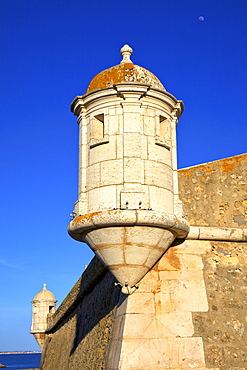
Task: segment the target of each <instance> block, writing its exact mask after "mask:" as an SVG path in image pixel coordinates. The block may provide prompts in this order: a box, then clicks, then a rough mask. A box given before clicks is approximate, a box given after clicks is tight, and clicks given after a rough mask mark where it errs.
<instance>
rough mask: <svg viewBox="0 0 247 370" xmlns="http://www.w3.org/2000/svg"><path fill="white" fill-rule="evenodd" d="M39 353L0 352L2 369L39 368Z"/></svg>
mask: <svg viewBox="0 0 247 370" xmlns="http://www.w3.org/2000/svg"><path fill="white" fill-rule="evenodd" d="M40 357H41V353H36V352H34V353H32V352H31V353H8V354H6V353H4V354H3V353H0V364H2V365H5V366H6V367H4V368H3V370H4V369H6V370H7V369H11V370H22V369H39V363H40Z"/></svg>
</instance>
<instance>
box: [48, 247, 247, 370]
mask: <svg viewBox="0 0 247 370" xmlns="http://www.w3.org/2000/svg"><path fill="white" fill-rule="evenodd" d="M246 259H247V245H246V243H243V242H219V241H203V240H186V241H183V242H180V243H177V245H173V246H172V247H171V248H170V249H169V251H168V252H167V253H166V254H165V255H164V256H163V257H162V258H161V259H160V261H159V262H158V263H157V264H156V265H155V266H154V267H153V269H152V270H151V271H149V272H148V274H147V275H146V276H145V277H144V278H143V279H142V281H141V282H140V286H139V289H138V290H136V291H135V293H134V294H132V295H130V296H126V295H123V294H122V293H120V289H119V287H118V286H115V284H114V282H115V281H114V279H113V277H112V275H111V273H109V272H107V270H106V269H105V267H104V266H103V265H102V264H101V262H100V261H99V260H97V259H96V258H94V259H93V261H92V262H91V265H89V266H88V268H87V269H86V271H85V272H84V274H83V275H82V277H81V278H80V279H79V281H78V282H77V284H76V285H75V287H74V288H73V289H72V291H71V292H70V293H69V295H68V296H67V297H66V299H65V300H64V302H63V303H62V304H61V306H60V307H59V308H58V311H57V312H56V314H55V315H54V317H53V318H52V320H51V319H50V327H49V329H48V331H47V338H46V345H45V350H44V353H43V356H42V362H43V365H42V367H41V369H42V370H51V369H52V370H58V369H59V370H63V369H64V370H65V369H66V370H84V369H88V370H89V369H90V370H91V369H92V370H93V369H95V370H96V369H97V370H98V369H107V370H115V369H122V370H124V369H128V370H134V369H135V370H154V369H162V370H168V369H176V370H178V369H180V370H182V369H187V370H188V369H191V368H194V369H200V370H201V369H205V370H206V369H224V370H225V369H234V370H242V369H244V368H245V367H246V360H247V351H246V348H245V343H246V340H247V338H246V335H247V334H246V333H247V320H246V314H245V312H246V308H247V307H246V306H247V300H246V291H247V267H246V266H247V264H246V262H247V261H246ZM90 276H91V277H92V278H93V281H94V282H95V283H94V284H92V286H91V289H88V288H87V290H86V292H87V293H86V294H83V291H84V292H85V290H83V289H81V287H82V286H83V285H84V284H86V285H87V287H89V286H90V284H88V282H89V280H90ZM100 276H101V278H100V279H99V277H100ZM84 279H85V280H84ZM83 281H84V282H83ZM75 292H76V293H75ZM52 323H53V324H52Z"/></svg>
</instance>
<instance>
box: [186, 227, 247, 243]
mask: <svg viewBox="0 0 247 370" xmlns="http://www.w3.org/2000/svg"><path fill="white" fill-rule="evenodd" d="M186 239H189V240H225V241H236V242H242V241H247V229H243V228H240V227H239V228H238V227H207V226H190V232H189V234H188V235H187V237H186Z"/></svg>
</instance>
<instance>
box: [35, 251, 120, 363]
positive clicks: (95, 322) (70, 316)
mask: <svg viewBox="0 0 247 370" xmlns="http://www.w3.org/2000/svg"><path fill="white" fill-rule="evenodd" d="M115 282H116V279H115V278H114V276H113V275H112V274H111V272H109V271H108V269H107V268H106V267H105V266H104V265H103V264H102V263H101V261H100V260H99V259H98V258H97V257H95V258H93V260H92V261H91V263H90V264H89V266H88V267H87V269H86V270H85V271H84V273H83V275H82V276H81V277H80V279H79V280H78V281H77V283H76V284H75V286H74V287H73V288H72V290H71V291H70V292H69V294H68V295H67V297H66V298H65V299H64V301H63V302H62V303H61V305H60V306H59V307H58V309H57V311H56V312H55V314H54V315H52V316H51V317H50V318H49V325H48V327H49V329H48V330H47V332H46V334H47V338H46V343H45V348H44V351H43V354H42V359H41V366H40V369H42V370H54V369H59V370H67V369H68V368H69V369H70V370H94V369H101V368H102V369H103V368H104V366H105V363H106V358H107V354H108V347H109V343H110V340H111V337H112V330H113V324H114V319H115V310H116V308H117V306H118V301H119V297H120V293H121V289H120V286H118V285H117V286H116V285H115ZM125 299H126V296H124V297H123V300H125ZM95 366H96V367H95Z"/></svg>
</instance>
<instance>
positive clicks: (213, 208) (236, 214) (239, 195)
mask: <svg viewBox="0 0 247 370" xmlns="http://www.w3.org/2000/svg"><path fill="white" fill-rule="evenodd" d="M178 178H179V191H180V199H181V201H182V203H183V211H184V214H187V215H188V216H187V220H188V221H189V223H190V225H191V226H213V227H217V226H218V227H242V228H246V225H247V154H246V153H245V154H241V155H237V156H235V157H230V158H225V159H221V160H218V161H214V162H209V163H205V164H201V165H198V166H193V167H189V168H184V169H181V170H179V171H178Z"/></svg>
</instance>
